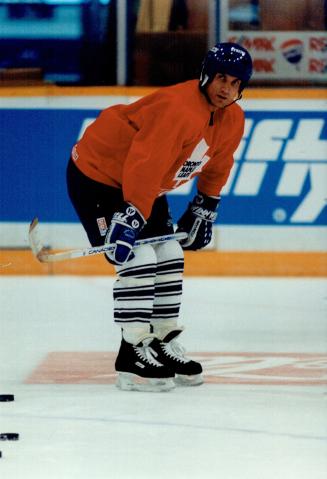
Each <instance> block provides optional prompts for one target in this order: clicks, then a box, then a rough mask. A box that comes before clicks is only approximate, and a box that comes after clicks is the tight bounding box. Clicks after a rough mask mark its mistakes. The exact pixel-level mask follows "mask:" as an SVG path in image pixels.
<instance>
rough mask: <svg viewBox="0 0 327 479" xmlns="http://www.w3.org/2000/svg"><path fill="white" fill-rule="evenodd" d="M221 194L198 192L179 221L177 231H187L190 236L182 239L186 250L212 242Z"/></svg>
mask: <svg viewBox="0 0 327 479" xmlns="http://www.w3.org/2000/svg"><path fill="white" fill-rule="evenodd" d="M219 201H220V196H218V197H214V196H207V195H204V194H203V193H200V192H198V194H197V195H196V196H195V197H194V198H193V200H192V202H191V203H189V205H188V208H187V210H186V211H185V213H184V214H183V216H182V217H181V218H180V219H179V220H178V222H177V226H178V228H177V233H180V232H182V231H183V232H185V233H187V234H188V237H187V238H186V239H185V240H183V241H181V246H182V248H183V249H185V250H197V249H201V248H204V247H205V246H207V244H209V243H210V240H211V237H212V224H213V223H214V222H215V220H216V218H217V211H216V210H217V208H218V205H219Z"/></svg>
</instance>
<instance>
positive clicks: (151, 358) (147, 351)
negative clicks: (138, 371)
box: [133, 337, 163, 368]
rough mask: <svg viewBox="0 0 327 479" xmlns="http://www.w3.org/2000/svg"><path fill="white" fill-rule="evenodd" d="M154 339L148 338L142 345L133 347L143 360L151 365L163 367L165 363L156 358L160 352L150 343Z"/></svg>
mask: <svg viewBox="0 0 327 479" xmlns="http://www.w3.org/2000/svg"><path fill="white" fill-rule="evenodd" d="M152 339H153V338H152V337H151V338H149V339H148V340H144V341H143V342H142V345H141V346H139V345H136V346H133V348H134V351H135V353H136V354H137V356H138V357H139V358H140V359H141V360H143V361H146V362H147V363H148V364H150V365H151V366H156V367H158V368H160V367H163V365H162V364H161V363H159V361H157V360H156V357H157V356H158V354H157V353H156V352H155V351H154V350H153V349H152V348H151V347H150V346H149V343H150V342H151V341H152Z"/></svg>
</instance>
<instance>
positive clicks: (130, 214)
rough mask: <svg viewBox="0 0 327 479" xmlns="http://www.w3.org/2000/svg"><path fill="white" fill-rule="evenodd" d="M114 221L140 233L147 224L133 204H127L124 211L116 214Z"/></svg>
mask: <svg viewBox="0 0 327 479" xmlns="http://www.w3.org/2000/svg"><path fill="white" fill-rule="evenodd" d="M112 221H113V222H115V223H118V224H120V225H122V226H128V227H129V228H133V229H135V230H139V231H140V230H141V229H142V228H143V227H144V225H145V224H146V221H145V219H144V217H143V215H142V213H141V212H140V211H139V210H138V209H137V208H136V207H135V206H134V205H132V203H125V204H124V209H122V210H121V211H117V212H116V213H114V215H113V217H112Z"/></svg>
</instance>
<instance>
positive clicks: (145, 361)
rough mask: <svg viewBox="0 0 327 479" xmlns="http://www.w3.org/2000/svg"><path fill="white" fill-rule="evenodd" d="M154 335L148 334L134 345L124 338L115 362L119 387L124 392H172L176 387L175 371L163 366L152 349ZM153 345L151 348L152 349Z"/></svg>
mask: <svg viewBox="0 0 327 479" xmlns="http://www.w3.org/2000/svg"><path fill="white" fill-rule="evenodd" d="M153 338H154V335H151V334H148V335H146V336H145V337H143V338H141V339H140V341H139V342H138V344H136V345H134V344H131V343H128V342H127V341H125V339H124V338H122V342H121V346H120V349H119V353H118V356H117V359H116V362H115V369H116V371H117V373H118V379H117V383H116V385H117V387H118V388H119V389H122V390H124V391H151V392H160V391H170V390H171V389H173V388H174V387H175V384H174V381H173V377H174V371H172V370H171V369H170V368H169V367H168V366H166V365H163V364H161V363H160V362H159V361H158V359H157V356H158V354H157V353H156V352H155V351H154V350H153V349H152V342H153ZM150 343H151V347H150Z"/></svg>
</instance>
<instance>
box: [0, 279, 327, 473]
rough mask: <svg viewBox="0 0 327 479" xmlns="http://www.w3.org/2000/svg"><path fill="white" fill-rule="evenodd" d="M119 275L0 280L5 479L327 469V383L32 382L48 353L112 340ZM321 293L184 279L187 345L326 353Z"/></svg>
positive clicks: (316, 288) (272, 284)
mask: <svg viewBox="0 0 327 479" xmlns="http://www.w3.org/2000/svg"><path fill="white" fill-rule="evenodd" d="M112 283H113V278H112V277H108V278H105V277H74V276H70V277H60V276H55V277H21V276H17V277H10V276H2V277H1V278H0V307H1V320H0V348H1V350H0V379H1V382H0V394H1V393H2V394H3V393H12V394H15V398H16V400H15V402H13V403H0V432H19V434H20V440H19V441H13V442H8V441H4V442H2V441H0V450H2V454H3V457H2V458H1V459H0V477H1V479H86V478H88V479H90V478H92V479H100V478H101V479H104V478H110V479H120V478H130V479H134V478H143V479H147V478H158V479H161V478H165V479H175V478H176V479H184V478H185V479H186V478H188V479H191V478H199V479H202V478H203V479H211V478H222V479H326V477H327V404H326V399H327V394H326V392H327V388H326V386H311V385H306V386H299V385H297V386H293V385H284V386H276V385H273V386H270V385H264V384H260V385H256V386H253V385H240V384H236V385H233V384H229V385H227V384H209V383H205V384H204V385H202V386H200V387H194V388H178V389H175V390H174V391H171V392H169V393H137V392H123V391H119V390H118V389H117V388H116V387H115V386H114V385H87V384H79V385H72V384H70V385H66V384H60V385H59V384H57V385H55V384H25V383H24V381H25V380H26V378H27V376H29V375H30V374H31V372H32V371H33V370H34V369H35V368H36V367H37V366H38V365H39V364H40V363H41V361H42V360H43V359H44V358H45V356H46V355H47V353H48V352H51V351H116V350H117V348H118V346H119V342H120V332H119V330H118V328H117V327H116V326H114V325H113V323H112V320H111V316H112V299H111V288H112ZM326 300H327V282H326V281H325V280H323V279H314V278H306V279H295V278H288V279H277V278H274V279H272V278H270V279H269V278H262V279H253V278H239V279H235V278H192V279H190V278H187V279H186V281H185V286H184V302H183V308H182V314H181V323H182V324H184V325H185V326H186V330H185V332H184V333H183V345H184V346H186V347H187V349H188V350H189V351H192V352H205V351H208V352H210V351H216V352H235V353H237V352H240V353H243V352H268V353H269V352H271V353H273V352H275V353H279V352H281V353H287V352H288V353H323V354H326V353H327V321H326V319H327V314H326ZM325 367H326V365H325ZM325 379H326V376H325Z"/></svg>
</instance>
